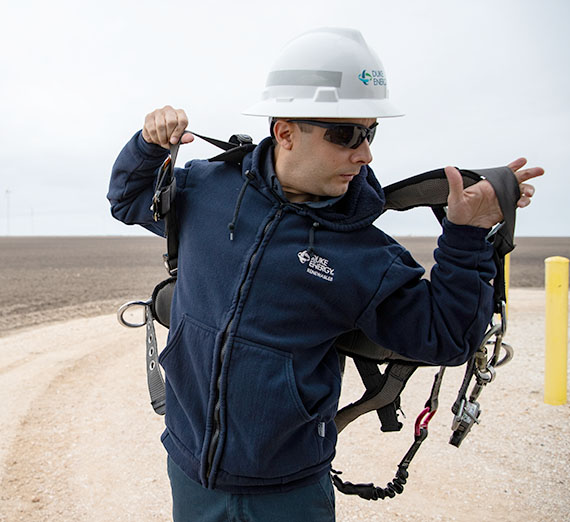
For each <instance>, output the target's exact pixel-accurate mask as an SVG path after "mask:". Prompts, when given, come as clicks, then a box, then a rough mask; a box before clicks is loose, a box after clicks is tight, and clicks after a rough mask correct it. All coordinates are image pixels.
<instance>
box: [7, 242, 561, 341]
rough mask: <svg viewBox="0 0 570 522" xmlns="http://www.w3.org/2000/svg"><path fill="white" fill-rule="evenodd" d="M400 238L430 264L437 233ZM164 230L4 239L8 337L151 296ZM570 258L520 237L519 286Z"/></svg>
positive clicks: (514, 265) (514, 276) (514, 273)
mask: <svg viewBox="0 0 570 522" xmlns="http://www.w3.org/2000/svg"><path fill="white" fill-rule="evenodd" d="M399 240H400V241H401V242H402V244H404V246H406V248H408V249H409V250H410V251H411V252H412V254H413V255H414V257H415V258H416V259H417V260H418V262H419V263H420V264H422V265H423V266H424V267H426V268H427V269H428V270H429V268H430V267H431V265H432V264H433V256H432V252H433V250H434V248H435V247H436V239H435V238H431V237H427V238H425V237H402V238H399ZM164 251H165V240H164V239H162V238H159V237H39V238H10V237H4V238H0V301H1V302H2V303H3V306H2V307H1V309H0V336H2V335H5V334H6V333H7V332H8V331H9V330H14V329H17V328H20V327H27V326H33V325H35V324H42V323H46V322H51V321H58V320H64V319H68V318H69V319H70V318H74V317H92V316H95V315H99V314H101V313H112V312H113V311H114V310H116V309H117V307H118V306H120V304H122V303H123V302H125V301H128V300H132V299H147V298H148V297H150V294H151V292H152V289H153V288H154V286H155V285H156V284H157V283H158V282H159V281H161V280H162V279H165V278H166V277H167V275H168V274H167V273H166V270H165V269H164V266H163V264H162V254H163V253H164ZM552 255H560V256H565V257H569V258H570V238H562V237H554V238H526V237H525V238H518V239H517V248H516V249H515V250H514V251H513V253H512V254H511V286H513V287H537V288H540V287H543V286H544V259H545V258H546V257H549V256H552Z"/></svg>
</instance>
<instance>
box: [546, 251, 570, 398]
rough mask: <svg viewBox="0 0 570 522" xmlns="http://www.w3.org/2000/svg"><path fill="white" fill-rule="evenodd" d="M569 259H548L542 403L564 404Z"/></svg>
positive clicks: (566, 361)
mask: <svg viewBox="0 0 570 522" xmlns="http://www.w3.org/2000/svg"><path fill="white" fill-rule="evenodd" d="M568 263H569V261H568V259H567V258H565V257H560V256H555V257H549V258H547V259H546V260H545V261H544V264H545V269H546V274H545V286H546V316H545V322H546V332H545V334H546V336H545V343H546V351H545V365H544V402H545V403H546V404H552V405H555V406H558V405H560V404H566V380H567V373H568V371H567V365H568Z"/></svg>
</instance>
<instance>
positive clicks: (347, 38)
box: [244, 27, 403, 118]
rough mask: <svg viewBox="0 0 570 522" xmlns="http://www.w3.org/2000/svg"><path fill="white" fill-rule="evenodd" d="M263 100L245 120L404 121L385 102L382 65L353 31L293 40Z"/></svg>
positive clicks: (315, 32) (276, 66) (332, 31)
mask: <svg viewBox="0 0 570 522" xmlns="http://www.w3.org/2000/svg"><path fill="white" fill-rule="evenodd" d="M261 98H262V99H261V101H260V102H258V103H256V104H255V105H253V106H251V107H249V108H248V109H247V110H245V111H244V114H248V115H251V116H274V117H285V118H388V117H393V116H402V115H403V113H402V112H401V111H400V110H398V109H397V108H396V107H395V106H394V105H393V104H392V103H391V102H390V100H388V87H387V82H386V74H385V72H384V66H383V65H382V62H381V61H380V59H379V58H378V56H377V55H376V53H375V52H374V51H373V50H372V49H370V48H369V47H368V45H367V44H366V42H365V40H364V38H363V37H362V35H361V34H360V32H359V31H356V30H354V29H343V28H327V27H325V28H322V29H315V30H312V31H309V32H306V33H304V34H302V35H300V36H298V37H297V38H295V39H293V40H291V41H290V42H289V43H288V44H287V45H286V46H285V48H284V49H283V51H282V52H281V54H280V56H279V57H278V58H277V60H276V61H275V63H274V64H273V67H272V68H271V70H270V72H269V75H268V76H267V81H266V84H265V90H264V91H263V94H262V97H261Z"/></svg>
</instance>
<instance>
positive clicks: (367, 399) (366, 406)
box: [335, 357, 417, 433]
mask: <svg viewBox="0 0 570 522" xmlns="http://www.w3.org/2000/svg"><path fill="white" fill-rule="evenodd" d="M354 362H355V364H356V368H357V369H358V372H359V373H360V377H361V379H362V382H363V384H364V386H365V387H366V391H365V392H364V395H363V396H362V397H361V398H360V399H359V400H358V401H356V402H354V403H352V404H349V405H348V406H345V407H344V408H342V409H341V410H340V411H339V412H338V413H337V415H336V417H335V424H336V426H337V431H338V432H339V433H340V432H341V431H342V430H343V429H344V428H345V427H346V426H347V425H348V424H350V423H351V422H352V421H353V420H355V419H357V418H358V417H360V416H361V415H364V414H365V413H368V412H369V411H373V410H378V409H381V408H384V407H385V406H387V405H389V404H392V403H393V402H394V401H395V400H396V399H397V398H398V397H399V395H400V393H401V392H402V390H403V389H404V386H405V385H406V382H407V381H408V379H409V378H410V377H411V375H412V374H413V373H414V372H415V371H416V369H417V366H416V365H413V364H398V363H390V364H388V367H387V368H386V370H385V372H384V373H381V372H380V370H379V369H378V363H377V362H375V361H371V360H366V359H362V358H360V357H354ZM379 417H380V415H379ZM380 421H382V418H381V417H380Z"/></svg>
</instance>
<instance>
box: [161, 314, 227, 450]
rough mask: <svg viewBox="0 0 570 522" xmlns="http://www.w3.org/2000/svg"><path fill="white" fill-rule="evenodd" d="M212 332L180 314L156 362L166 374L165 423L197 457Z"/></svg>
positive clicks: (211, 347) (208, 383) (213, 340)
mask: <svg viewBox="0 0 570 522" xmlns="http://www.w3.org/2000/svg"><path fill="white" fill-rule="evenodd" d="M215 342H216V331H215V330H214V329H212V328H209V327H207V326H205V325H202V324H201V323H199V322H197V321H194V320H193V319H191V318H190V317H188V316H187V315H183V316H182V320H181V321H180V323H179V324H178V326H177V328H176V330H175V331H174V332H173V334H172V336H171V337H170V339H169V341H168V344H167V345H166V347H165V348H164V350H163V352H162V353H161V354H160V357H159V361H160V364H161V365H162V367H163V368H164V371H165V374H166V425H167V427H168V429H169V430H170V431H171V432H172V433H173V435H175V437H176V439H177V441H178V442H179V443H180V444H182V445H183V446H184V449H185V450H186V451H189V452H190V453H191V454H192V455H193V456H194V457H195V458H196V459H199V458H200V454H201V450H202V444H203V440H204V432H205V429H206V416H207V405H208V399H209V393H210V389H209V388H210V378H211V375H212V358H213V352H214V348H215Z"/></svg>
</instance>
